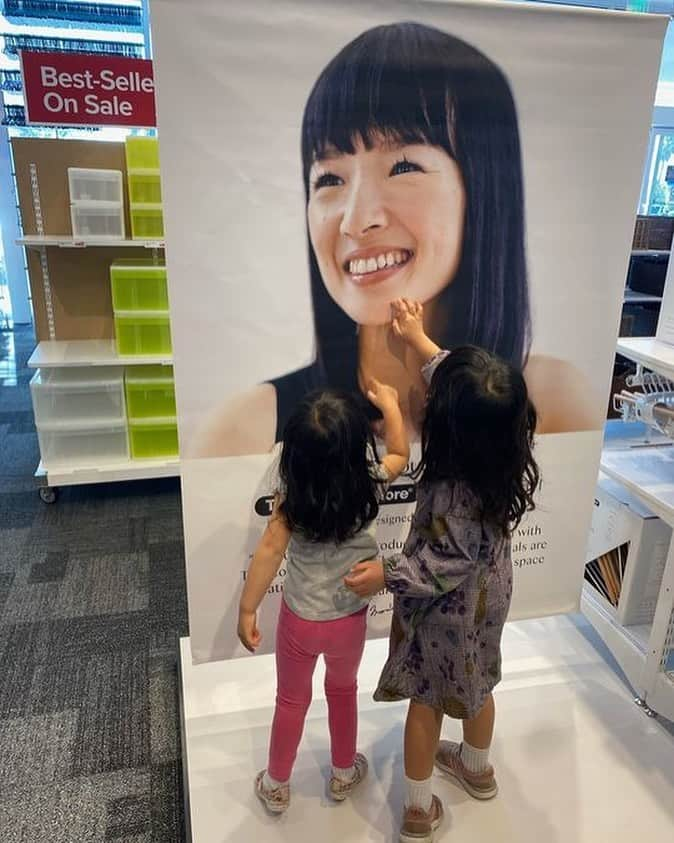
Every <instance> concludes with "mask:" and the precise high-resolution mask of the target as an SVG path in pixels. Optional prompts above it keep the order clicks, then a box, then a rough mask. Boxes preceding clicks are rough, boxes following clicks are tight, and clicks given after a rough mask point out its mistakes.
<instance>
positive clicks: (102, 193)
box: [68, 167, 124, 205]
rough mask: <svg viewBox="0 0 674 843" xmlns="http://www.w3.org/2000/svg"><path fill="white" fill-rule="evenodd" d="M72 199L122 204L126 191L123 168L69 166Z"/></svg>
mask: <svg viewBox="0 0 674 843" xmlns="http://www.w3.org/2000/svg"><path fill="white" fill-rule="evenodd" d="M68 188H69V190H70V201H71V202H73V203H77V202H81V201H89V202H91V201H94V202H117V203H118V204H120V205H121V204H122V202H123V201H124V192H123V187H122V172H121V170H86V169H82V168H79V167H69V168H68Z"/></svg>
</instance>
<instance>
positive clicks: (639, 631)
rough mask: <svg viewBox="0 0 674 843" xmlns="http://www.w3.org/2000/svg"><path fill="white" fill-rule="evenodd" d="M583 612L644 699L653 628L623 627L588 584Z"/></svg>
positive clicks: (584, 595)
mask: <svg viewBox="0 0 674 843" xmlns="http://www.w3.org/2000/svg"><path fill="white" fill-rule="evenodd" d="M580 606H581V611H582V612H583V614H584V615H585V617H586V618H587V619H588V620H589V621H590V623H591V624H592V626H593V627H594V628H595V630H596V631H597V633H598V634H599V636H600V637H601V639H602V641H603V642H604V643H605V644H606V646H607V647H608V648H609V650H610V651H611V653H612V654H613V656H614V657H615V660H616V661H617V662H618V664H619V665H620V667H621V668H622V670H623V671H624V673H625V676H626V677H627V680H628V682H629V683H630V685H631V686H632V687H633V688H634V690H635V692H636V693H637V694H638V695H639V696H640V697H643V696H644V687H643V685H644V681H643V675H644V669H645V667H646V657H647V652H648V639H649V635H650V628H649V627H643V626H633V627H629V626H622V624H619V623H618V621H617V620H616V618H615V615H614V613H613V612H612V611H610V610H609V609H608V608H607V607H606V606H604V605H602V602H601V601H600V600H599V599H598V598H597V597H596V596H595V593H594V590H593V589H592V587H591V586H590V585H589V584H588V583H585V584H584V585H583V593H582V596H581V600H580Z"/></svg>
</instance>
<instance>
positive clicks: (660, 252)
mask: <svg viewBox="0 0 674 843" xmlns="http://www.w3.org/2000/svg"><path fill="white" fill-rule="evenodd" d="M669 252H670V250H669V249H632V257H634V258H645V257H649V258H663V257H666V256H667V255H669Z"/></svg>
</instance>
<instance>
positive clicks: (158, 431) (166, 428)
mask: <svg viewBox="0 0 674 843" xmlns="http://www.w3.org/2000/svg"><path fill="white" fill-rule="evenodd" d="M129 448H130V451H131V457H132V459H134V460H147V459H158V458H161V457H176V456H178V425H177V423H176V420H175V418H173V419H148V420H147V421H138V420H136V421H129Z"/></svg>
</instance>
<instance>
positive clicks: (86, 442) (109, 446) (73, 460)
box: [37, 421, 129, 470]
mask: <svg viewBox="0 0 674 843" xmlns="http://www.w3.org/2000/svg"><path fill="white" fill-rule="evenodd" d="M37 436H38V439H39V441H40V456H41V458H42V463H43V465H44V466H45V467H46V468H47V469H48V470H49V469H54V468H60V469H65V468H72V469H73V470H76V469H78V468H82V467H86V466H100V465H103V464H105V463H111V462H122V461H125V460H128V458H129V443H128V436H127V430H126V424H125V423H124V422H121V423H117V424H106V425H100V426H91V425H87V424H81V425H80V424H78V423H76V422H72V421H66V422H51V423H49V424H45V425H38V428H37Z"/></svg>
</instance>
